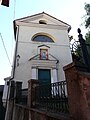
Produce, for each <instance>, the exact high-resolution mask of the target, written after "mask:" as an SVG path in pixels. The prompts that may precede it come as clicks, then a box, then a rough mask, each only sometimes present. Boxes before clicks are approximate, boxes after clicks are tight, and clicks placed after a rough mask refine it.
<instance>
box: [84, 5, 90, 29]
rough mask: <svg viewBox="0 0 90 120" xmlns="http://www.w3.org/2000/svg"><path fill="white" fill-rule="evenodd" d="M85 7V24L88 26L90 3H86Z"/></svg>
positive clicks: (89, 24)
mask: <svg viewBox="0 0 90 120" xmlns="http://www.w3.org/2000/svg"><path fill="white" fill-rule="evenodd" d="M84 8H85V10H86V20H85V26H86V28H88V27H89V26H90V4H85V7H84Z"/></svg>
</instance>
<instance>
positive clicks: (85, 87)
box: [64, 63, 90, 120]
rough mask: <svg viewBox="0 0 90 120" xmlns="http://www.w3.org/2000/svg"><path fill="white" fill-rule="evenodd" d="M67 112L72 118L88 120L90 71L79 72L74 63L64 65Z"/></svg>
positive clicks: (74, 119) (89, 113)
mask: <svg viewBox="0 0 90 120" xmlns="http://www.w3.org/2000/svg"><path fill="white" fill-rule="evenodd" d="M64 71H65V76H66V81H67V91H68V102H69V112H70V115H71V117H72V119H73V120H90V73H86V72H81V71H79V70H78V69H77V66H76V65H75V64H74V63H71V64H69V65H67V66H65V67H64Z"/></svg>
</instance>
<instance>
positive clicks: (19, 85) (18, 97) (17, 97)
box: [15, 81, 22, 103]
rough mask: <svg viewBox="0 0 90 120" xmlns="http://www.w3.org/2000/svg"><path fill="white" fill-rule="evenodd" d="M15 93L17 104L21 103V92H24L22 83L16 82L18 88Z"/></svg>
mask: <svg viewBox="0 0 90 120" xmlns="http://www.w3.org/2000/svg"><path fill="white" fill-rule="evenodd" d="M15 90H16V91H15V92H16V95H15V102H16V103H20V101H21V90H22V82H19V81H17V82H16V88H15Z"/></svg>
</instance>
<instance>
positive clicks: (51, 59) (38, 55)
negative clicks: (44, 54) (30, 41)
mask: <svg viewBox="0 0 90 120" xmlns="http://www.w3.org/2000/svg"><path fill="white" fill-rule="evenodd" d="M31 60H40V54H37V55H35V56H33V57H31V58H30V59H29V61H31ZM43 61H56V63H57V62H59V60H58V59H57V58H56V57H54V56H53V55H51V54H49V59H48V60H43Z"/></svg>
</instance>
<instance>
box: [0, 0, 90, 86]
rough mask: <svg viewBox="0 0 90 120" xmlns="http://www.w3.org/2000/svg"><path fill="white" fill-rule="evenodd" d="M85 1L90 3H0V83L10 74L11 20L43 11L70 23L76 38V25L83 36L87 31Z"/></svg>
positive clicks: (55, 0) (70, 0) (37, 0)
mask: <svg viewBox="0 0 90 120" xmlns="http://www.w3.org/2000/svg"><path fill="white" fill-rule="evenodd" d="M85 3H90V0H10V4H9V7H5V6H2V5H0V35H1V36H0V85H2V84H4V78H6V77H9V76H10V75H11V69H12V63H13V56H14V47H15V40H14V35H13V20H15V19H18V18H22V17H26V16H31V15H33V14H37V13H41V12H43V11H44V12H46V13H48V14H50V15H52V16H53V17H56V18H58V19H60V20H62V21H64V22H66V23H68V24H70V25H71V27H72V29H71V32H70V35H73V37H74V38H75V39H78V37H77V36H78V34H77V28H78V27H80V28H81V30H82V34H83V36H85V33H86V32H87V31H86V30H85V27H84V20H85V18H84V17H83V16H84V15H85V10H84V5H85ZM1 37H2V38H1ZM2 40H3V41H4V45H5V48H6V50H7V53H8V56H9V59H10V62H9V60H8V58H7V55H6V52H5V49H4V46H3V42H2Z"/></svg>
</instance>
